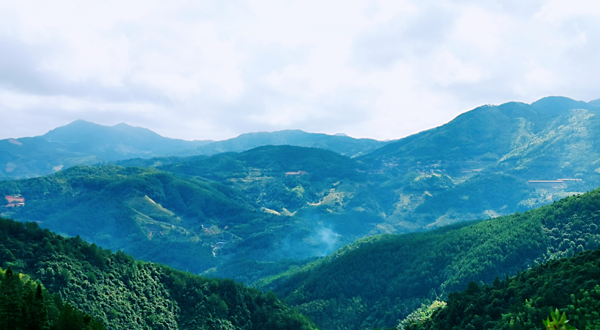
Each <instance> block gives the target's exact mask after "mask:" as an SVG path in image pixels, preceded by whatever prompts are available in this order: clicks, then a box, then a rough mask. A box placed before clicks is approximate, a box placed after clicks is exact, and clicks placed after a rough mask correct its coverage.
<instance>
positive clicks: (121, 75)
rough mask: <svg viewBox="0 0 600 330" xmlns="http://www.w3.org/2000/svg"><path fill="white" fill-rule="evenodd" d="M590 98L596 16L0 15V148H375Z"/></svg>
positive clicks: (419, 9) (333, 7) (148, 2)
mask: <svg viewBox="0 0 600 330" xmlns="http://www.w3.org/2000/svg"><path fill="white" fill-rule="evenodd" d="M599 86H600V2H598V1H596V0H591V1H582V0H581V1H578V0H570V1H538V0H528V1H517V0H497V1H488V0H477V1H475V0H473V1H470V0H453V1H445V0H436V1H429V0H414V1H411V0H392V1H386V0H381V1H366V0H365V1H363V0H343V1H338V0H319V1H313V0H302V1H294V0H278V1H260V0H258V1H244V0H240V1H237V0H225V1H223V0H217V1H209V0H206V1H205V0H196V1H177V0H169V1H154V0H143V1H137V0H132V1H124V0H119V1H112V0H102V1H93V0H89V1H63V0H50V1H29V0H19V1H12V0H10V1H8V0H0V118H1V119H0V139H5V138H18V137H25V136H36V135H41V134H44V133H45V132H47V131H49V130H51V129H53V128H55V127H58V126H62V125H66V124H68V123H70V122H72V121H74V120H77V119H83V120H87V121H91V122H95V123H98V124H102V125H115V124H118V123H121V122H125V123H128V124H130V125H133V126H141V127H146V128H149V129H151V130H153V131H155V132H157V133H159V134H161V135H163V136H167V137H173V138H181V139H187V140H205V139H212V140H222V139H227V138H231V137H235V136H237V135H239V134H241V133H246V132H258V131H276V130H283V129H302V130H304V131H308V132H320V133H328V134H335V133H345V134H348V135H350V136H353V137H360V138H363V137H368V138H375V139H380V140H387V139H397V138H401V137H405V136H408V135H410V134H414V133H416V132H419V131H422V130H425V129H428V128H432V127H436V126H439V125H442V124H444V123H446V122H448V121H450V120H452V119H453V118H454V117H456V116H457V115H458V114H460V113H462V112H465V111H468V110H471V109H473V108H475V107H477V106H480V105H484V104H501V103H504V102H508V101H519V102H526V103H531V102H534V101H536V100H537V99H540V98H542V97H545V96H550V95H560V96H567V97H570V98H573V99H576V100H583V101H590V100H594V99H598V98H600V88H599Z"/></svg>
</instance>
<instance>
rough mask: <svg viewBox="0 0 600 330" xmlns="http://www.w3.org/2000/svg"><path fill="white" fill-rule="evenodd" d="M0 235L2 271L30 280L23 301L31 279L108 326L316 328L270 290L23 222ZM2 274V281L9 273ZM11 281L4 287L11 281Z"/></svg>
mask: <svg viewBox="0 0 600 330" xmlns="http://www.w3.org/2000/svg"><path fill="white" fill-rule="evenodd" d="M0 237H1V239H0V242H2V243H0V266H1V267H3V268H4V269H7V271H6V273H9V271H8V269H10V272H11V273H12V272H14V274H16V273H17V272H20V273H23V274H26V275H27V276H28V277H29V278H31V280H30V281H29V282H27V281H25V282H24V283H25V284H22V286H24V287H27V286H28V287H27V288H26V289H23V291H24V292H25V293H24V296H23V298H22V299H31V297H30V296H31V292H33V291H32V290H34V289H35V290H38V289H37V286H35V285H33V284H31V283H34V282H32V281H39V283H41V284H42V285H43V286H42V285H39V287H40V290H42V295H43V296H45V297H46V298H44V299H45V301H47V302H50V301H52V300H51V299H50V298H47V296H48V295H47V294H45V293H43V292H45V291H43V290H45V289H43V288H44V287H45V288H47V289H48V291H49V292H51V293H53V294H54V295H56V296H58V297H60V298H62V300H64V302H65V304H64V305H61V304H62V303H60V304H55V306H57V307H56V308H59V309H61V306H63V307H62V310H64V309H65V308H67V309H68V308H69V307H64V306H73V308H76V309H77V310H80V311H81V312H83V313H86V314H87V315H91V316H93V317H94V319H95V320H97V321H98V322H101V324H103V325H105V326H106V327H107V328H108V329H175V328H179V329H227V330H229V329H231V330H232V329H247V330H250V329H256V330H258V329H298V330H300V329H302V330H309V329H316V327H315V326H314V325H313V324H312V322H310V321H309V320H308V319H307V318H306V317H304V316H303V315H301V314H300V313H299V312H298V311H296V310H295V309H291V308H289V307H287V306H286V305H285V304H284V303H283V302H282V301H280V300H279V299H278V298H277V297H276V296H275V294H273V293H272V292H268V293H264V292H262V291H259V290H257V289H252V288H249V287H246V286H244V285H242V284H239V283H236V282H234V281H233V280H229V279H210V278H206V277H201V276H197V275H193V274H190V273H186V272H182V271H178V270H174V269H172V268H170V267H167V266H162V265H159V264H154V263H148V262H141V261H136V260H135V259H133V258H132V257H131V256H129V255H127V254H125V253H123V252H122V251H117V252H116V253H112V252H111V251H109V250H104V249H102V248H99V247H97V246H96V245H95V244H91V245H90V244H89V243H87V242H85V241H83V240H82V239H81V238H80V237H79V236H77V237H74V238H65V237H63V236H60V235H56V234H54V233H52V232H50V231H49V230H47V229H41V228H39V227H38V225H37V224H36V223H31V222H28V223H20V222H16V221H12V220H7V219H0ZM4 274H5V273H4V272H3V276H4V277H3V279H13V278H15V275H10V276H9V275H4ZM3 281H4V280H3ZM5 282H6V281H4V282H3V283H5ZM6 283H8V282H6ZM10 283H14V282H10ZM27 283H30V284H27ZM11 285H12V286H9V287H7V288H9V291H10V290H12V289H10V288H12V287H14V286H15V285H16V284H11ZM34 286H35V287H34ZM36 292H37V291H36ZM10 294H12V295H14V294H15V293H14V290H13V293H10ZM33 299H35V292H34V298H33ZM3 301H6V300H3ZM6 308H8V309H10V310H12V309H14V308H15V307H14V306H12V307H11V306H9V307H6ZM56 308H54V307H53V306H52V305H51V304H47V314H48V315H49V317H48V319H49V320H51V321H52V322H58V323H56V324H57V325H58V324H59V323H60V322H59V321H60V315H59V316H58V320H59V321H54V320H56V319H57V316H52V315H54V314H56V312H55V310H56ZM27 312H28V313H29V312H30V311H27ZM67 312H69V311H68V310H67ZM69 313H71V314H73V313H78V312H72V311H71V312H69ZM77 315H79V314H77ZM77 315H75V316H76V317H79V316H77ZM67 316H68V315H67ZM75 316H73V317H75ZM82 317H83V320H84V321H85V320H87V319H86V317H85V315H83V316H82ZM11 320H12V319H11ZM89 322H91V321H89ZM94 322H95V321H94ZM90 324H91V326H96V325H94V324H95V323H93V324H92V323H90ZM60 329H62V328H60ZM69 329H71V328H69Z"/></svg>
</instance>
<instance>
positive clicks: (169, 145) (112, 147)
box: [0, 120, 211, 180]
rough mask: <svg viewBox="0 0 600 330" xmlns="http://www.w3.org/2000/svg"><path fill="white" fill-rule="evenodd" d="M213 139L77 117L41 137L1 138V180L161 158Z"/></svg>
mask: <svg viewBox="0 0 600 330" xmlns="http://www.w3.org/2000/svg"><path fill="white" fill-rule="evenodd" d="M210 142H211V141H185V140H177V139H169V138H165V137H162V136H160V135H158V134H156V133H154V132H152V131H150V130H148V129H145V128H140V127H133V126H129V125H127V124H118V125H114V126H103V125H98V124H94V123H90V122H87V121H83V120H77V121H75V122H72V123H70V124H68V125H66V126H62V127H58V128H55V129H53V130H51V131H50V132H48V133H46V134H44V135H41V136H36V137H28V138H19V139H5V140H0V180H2V179H4V180H7V179H19V178H29V177H37V176H41V175H46V174H51V173H54V172H56V171H59V170H61V169H66V168H69V167H71V166H75V165H91V164H97V163H102V162H109V161H116V160H121V159H129V158H136V157H141V158H151V157H157V156H162V155H164V154H166V153H171V152H174V151H177V150H181V149H187V148H193V147H196V146H200V145H203V144H206V143H210Z"/></svg>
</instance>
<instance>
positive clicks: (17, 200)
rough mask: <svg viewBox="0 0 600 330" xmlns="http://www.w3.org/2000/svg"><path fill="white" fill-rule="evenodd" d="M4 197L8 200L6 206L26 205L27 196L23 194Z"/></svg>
mask: <svg viewBox="0 0 600 330" xmlns="http://www.w3.org/2000/svg"><path fill="white" fill-rule="evenodd" d="M4 198H5V199H6V201H7V204H6V205H4V206H5V207H21V206H25V198H24V197H23V196H21V195H6V196H4Z"/></svg>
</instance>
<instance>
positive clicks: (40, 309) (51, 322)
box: [0, 267, 105, 330]
mask: <svg viewBox="0 0 600 330" xmlns="http://www.w3.org/2000/svg"><path fill="white" fill-rule="evenodd" d="M0 299H1V300H0V301H2V304H0V328H2V329H27V330H29V329H33V330H37V329H48V330H69V329H86V330H104V329H105V327H104V325H102V323H100V322H98V321H97V320H95V319H93V318H92V317H91V316H90V315H86V314H84V313H82V312H81V311H78V310H76V309H74V308H73V307H72V306H71V305H70V304H64V303H63V301H62V299H60V297H59V296H58V295H55V294H50V293H49V292H48V290H46V288H44V286H43V285H42V284H40V283H38V282H35V281H33V280H31V278H29V276H27V275H26V274H21V273H15V272H13V270H12V269H11V268H10V267H9V268H8V269H7V270H6V271H4V270H2V269H1V268H0Z"/></svg>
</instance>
